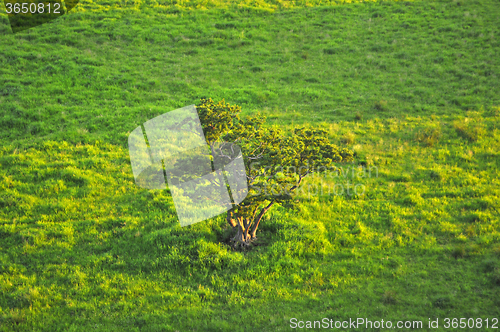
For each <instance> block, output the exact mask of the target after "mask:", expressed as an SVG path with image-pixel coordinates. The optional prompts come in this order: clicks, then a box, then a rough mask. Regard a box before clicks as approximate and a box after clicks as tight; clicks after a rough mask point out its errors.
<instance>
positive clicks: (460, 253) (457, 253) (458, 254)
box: [451, 244, 467, 259]
mask: <svg viewBox="0 0 500 332" xmlns="http://www.w3.org/2000/svg"><path fill="white" fill-rule="evenodd" d="M466 254H467V250H466V249H465V246H464V245H463V244H459V245H456V246H454V247H453V249H452V250H451V255H452V256H453V258H455V259H458V258H464V257H465V255H466Z"/></svg>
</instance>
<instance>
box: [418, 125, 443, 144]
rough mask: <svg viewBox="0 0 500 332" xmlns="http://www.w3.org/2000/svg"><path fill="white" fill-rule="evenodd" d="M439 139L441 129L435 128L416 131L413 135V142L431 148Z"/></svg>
mask: <svg viewBox="0 0 500 332" xmlns="http://www.w3.org/2000/svg"><path fill="white" fill-rule="evenodd" d="M440 137H441V129H440V128H439V127H437V128H425V129H423V130H422V131H418V132H417V134H416V135H415V141H417V142H419V143H422V144H424V145H425V146H429V147H430V146H433V145H434V144H436V143H437V142H438V141H439V138H440Z"/></svg>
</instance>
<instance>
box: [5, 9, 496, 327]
mask: <svg viewBox="0 0 500 332" xmlns="http://www.w3.org/2000/svg"><path fill="white" fill-rule="evenodd" d="M156 3H157V4H158V5H151V3H149V2H139V1H135V2H128V1H114V0H110V1H102V2H91V1H83V2H82V3H80V4H79V5H78V6H77V7H76V8H75V9H74V12H71V13H70V14H68V15H64V16H63V17H61V18H60V19H58V20H56V21H54V22H53V23H50V24H46V25H42V26H40V27H37V28H34V29H30V30H27V31H23V32H21V33H18V34H15V35H13V34H11V33H10V32H9V29H10V27H9V26H8V20H7V16H6V15H3V14H2V15H0V34H1V36H0V45H1V47H0V128H1V131H0V140H1V144H0V290H1V291H0V330H3V331H57V330H64V331H90V330H93V331H125V330H126V331H141V330H142V331H221V330H222V331H226V330H236V331H285V330H289V329H290V327H289V320H290V318H292V317H296V318H298V319H302V320H315V319H318V320H319V319H322V318H323V317H328V318H332V319H349V318H353V319H354V318H356V317H367V318H370V319H373V320H380V319H384V320H392V321H396V320H422V321H424V324H425V322H427V320H428V318H431V319H433V318H436V317H439V318H440V319H443V318H445V317H467V318H468V317H472V318H477V317H482V318H490V319H491V318H493V317H498V314H499V311H498V308H499V307H500V224H499V222H500V206H499V203H498V202H499V198H500V186H499V184H500V183H499V178H500V172H499V169H500V153H499V151H500V128H499V125H500V107H499V105H500V77H499V72H500V63H499V62H500V58H499V57H498V56H497V55H498V54H499V53H500V44H499V38H500V34H499V32H500V27H499V26H498V15H499V14H500V9H499V7H498V1H493V0H484V1H474V0H471V1H462V0H451V1H447V0H445V1H432V2H431V1H415V2H389V1H383V2H373V3H371V2H368V3H344V4H338V5H333V3H327V5H319V1H318V2H316V1H307V3H306V2H299V1H297V2H290V3H289V4H288V2H285V1H278V0H275V1H272V0H269V1H263V0H262V1H257V0H256V1H253V2H246V1H244V2H243V1H242V2H241V4H242V5H231V3H229V2H228V1H226V2H224V1H220V2H217V1H204V2H203V1H201V0H200V1H190V2H187V1H186V2H182V1H179V2H175V3H174V1H170V2H169V1H166V2H164V3H163V4H162V3H161V2H160V1H158V2H156ZM287 4H288V5H287ZM286 6H289V7H291V8H284V7H286ZM202 97H212V98H214V100H220V99H222V98H225V99H226V101H227V102H230V103H231V104H238V105H240V106H241V107H242V112H243V113H244V114H247V115H251V114H255V113H256V112H262V113H263V114H265V115H266V116H267V118H268V122H270V124H269V126H279V127H280V128H281V129H282V130H284V131H288V132H292V131H293V129H294V128H296V127H297V126H299V125H303V124H308V125H313V126H315V127H317V128H320V129H322V130H325V131H327V132H328V135H329V138H330V139H331V141H332V142H334V143H336V144H337V143H341V144H345V145H347V146H348V147H349V149H352V150H353V151H354V153H355V161H354V162H353V163H350V164H345V165H339V167H342V168H341V170H340V171H339V172H334V173H328V174H323V175H322V176H315V177H310V178H308V179H305V180H304V183H303V184H302V185H303V188H304V190H302V191H300V192H299V195H298V196H297V197H296V200H297V201H298V203H299V204H297V205H296V207H295V208H294V209H285V208H276V209H274V210H271V211H269V213H268V214H266V216H265V217H264V219H263V220H262V222H261V224H260V226H259V232H260V236H259V238H260V239H259V243H258V244H259V245H257V246H255V247H254V248H253V249H252V250H249V251H237V250H233V249H232V248H231V247H230V245H229V244H228V241H229V239H230V237H231V236H232V235H233V234H232V233H231V231H232V230H231V229H230V228H229V227H227V223H226V217H225V215H221V216H218V217H216V218H213V219H210V220H207V221H205V222H200V223H197V224H194V225H191V226H188V227H180V225H179V223H178V221H177V218H176V214H175V207H174V205H173V202H172V199H171V196H170V194H169V192H168V190H165V191H153V190H145V189H141V188H139V187H137V186H136V185H135V184H134V178H133V174H132V171H131V167H130V161H129V156H128V151H127V137H128V134H129V133H130V131H131V130H133V129H134V128H136V127H137V126H138V125H140V124H142V123H144V122H145V121H147V120H148V119H151V118H153V117H155V116H157V115H159V114H163V113H165V112H167V111H170V110H173V109H175V108H178V107H182V106H186V105H190V104H196V103H197V102H198V101H199V100H200V98H202ZM335 185H337V187H335ZM352 185H362V186H359V187H358V188H360V189H361V188H364V190H362V191H361V190H358V192H356V193H353V191H350V192H347V190H343V191H340V190H338V191H335V189H339V188H347V187H349V186H352ZM332 188H333V189H334V190H333V192H332V190H331V189H332ZM441 330H442V329H441Z"/></svg>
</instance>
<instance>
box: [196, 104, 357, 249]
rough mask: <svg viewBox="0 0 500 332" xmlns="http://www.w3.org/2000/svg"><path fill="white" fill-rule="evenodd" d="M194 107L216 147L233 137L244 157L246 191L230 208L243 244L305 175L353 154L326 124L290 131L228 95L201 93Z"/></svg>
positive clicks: (332, 167)
mask: <svg viewBox="0 0 500 332" xmlns="http://www.w3.org/2000/svg"><path fill="white" fill-rule="evenodd" d="M196 108H197V110H198V115H199V117H200V120H201V124H202V127H203V132H204V135H205V138H206V140H207V143H208V144H209V145H210V148H211V150H212V153H213V154H216V153H217V149H216V148H215V147H216V146H218V145H219V144H221V142H231V143H234V144H237V145H238V146H239V147H240V148H241V152H242V155H243V158H244V162H245V168H246V176H247V181H248V195H247V197H246V198H245V199H244V200H243V202H241V203H240V204H239V205H234V206H233V208H232V209H231V210H229V211H228V213H227V222H228V223H229V225H231V227H233V229H234V230H235V236H234V237H233V238H232V240H233V241H234V245H235V246H237V245H241V246H244V247H245V246H248V245H249V244H250V243H251V242H252V241H254V240H255V239H256V233H257V229H258V227H259V224H260V221H261V220H262V217H263V216H264V214H265V213H266V212H268V211H269V209H270V208H271V207H272V206H274V205H278V204H279V205H282V206H290V205H291V204H292V201H293V199H292V194H293V193H294V192H295V191H296V190H297V188H299V186H300V184H301V183H302V180H303V179H304V178H305V177H306V176H307V175H309V174H311V173H313V172H315V173H321V172H325V171H327V170H335V169H336V167H335V165H334V163H335V162H347V161H352V159H353V153H352V151H350V150H348V149H346V148H339V147H338V146H336V145H334V144H332V143H331V142H330V141H329V139H328V135H327V134H328V133H327V132H326V131H325V130H322V129H313V128H310V127H300V128H295V129H293V132H292V133H291V135H286V134H285V133H284V132H283V131H282V130H281V129H280V128H278V127H276V126H264V122H265V117H264V116H262V115H260V114H258V115H255V116H247V117H244V118H243V117H240V112H241V108H240V107H239V106H237V105H229V104H228V103H225V101H224V99H223V100H221V101H220V102H218V103H215V102H214V101H213V100H212V99H211V98H208V99H205V98H203V99H201V100H200V104H199V105H196ZM214 157H215V156H214Z"/></svg>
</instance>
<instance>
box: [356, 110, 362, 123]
mask: <svg viewBox="0 0 500 332" xmlns="http://www.w3.org/2000/svg"><path fill="white" fill-rule="evenodd" d="M361 119H363V115H362V114H361V113H359V112H357V113H356V115H355V116H354V120H356V121H360V120H361Z"/></svg>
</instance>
